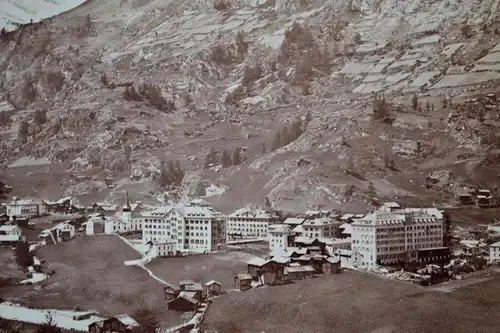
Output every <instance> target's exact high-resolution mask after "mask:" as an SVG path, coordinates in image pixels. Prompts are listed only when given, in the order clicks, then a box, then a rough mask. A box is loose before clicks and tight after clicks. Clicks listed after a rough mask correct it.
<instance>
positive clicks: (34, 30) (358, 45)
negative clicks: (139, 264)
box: [0, 0, 500, 211]
mask: <svg viewBox="0 0 500 333" xmlns="http://www.w3.org/2000/svg"><path fill="white" fill-rule="evenodd" d="M497 15H498V1H496V0H494V1H493V0H491V1H459V0H448V1H428V0H426V1H424V0H413V1H405V2H401V1H395V0H373V1H369V0H364V1H361V0H360V1H347V2H346V1H325V0H323V1H308V0H301V1H298V0H297V1H285V0H267V1H264V0H247V1H230V2H224V1H216V2H215V3H214V2H212V1H206V0H197V1H190V2H182V3H180V2H178V1H165V0H161V1H160V0H156V1H155V0H133V1H132V0H110V1H99V0H89V1H87V2H86V3H85V4H84V5H82V6H80V7H78V8H76V9H74V10H72V11H70V12H68V13H65V14H63V15H61V16H58V17H57V18H54V19H53V20H52V22H46V23H43V24H35V25H30V26H25V27H23V28H22V29H20V30H18V31H15V32H12V33H9V34H7V35H4V36H2V47H0V50H1V51H0V59H1V60H0V89H1V90H0V91H1V92H2V95H3V102H2V104H1V105H0V108H1V109H2V110H3V115H4V116H3V117H2V118H3V120H4V121H6V122H8V124H5V125H4V126H3V127H2V142H1V144H2V147H1V149H0V156H2V158H3V159H4V160H5V162H6V163H5V165H6V166H10V167H9V168H6V169H5V170H4V177H6V178H8V179H10V181H11V182H13V183H14V185H15V186H16V190H17V191H18V194H28V193H31V194H33V192H34V191H36V194H37V195H40V196H47V197H51V196H52V197H53V196H59V195H60V193H58V192H59V191H61V192H62V191H65V192H66V194H75V195H80V196H81V197H82V199H87V200H97V199H104V198H106V197H108V199H109V200H112V199H114V198H117V197H118V196H121V194H122V193H123V191H122V190H123V188H128V189H129V190H130V192H131V193H134V195H136V196H137V197H157V196H158V195H160V193H161V192H162V191H161V190H160V189H159V183H160V180H161V181H162V182H163V183H178V184H179V186H178V189H177V190H172V189H170V190H169V194H170V195H172V196H173V195H174V194H175V195H194V194H201V195H208V196H210V197H209V198H208V199H209V200H212V199H213V201H214V203H216V204H217V205H218V206H219V207H221V208H222V209H223V210H231V209H234V208H236V207H238V206H241V205H245V204H251V203H252V204H263V203H264V202H265V201H267V203H268V204H271V205H273V206H275V207H277V208H281V209H285V210H290V211H298V210H302V209H305V208H309V207H314V206H317V205H322V206H324V207H329V208H341V209H346V210H349V209H361V208H363V207H368V206H369V205H370V204H372V203H373V202H374V199H375V198H378V199H383V198H389V197H391V198H395V197H397V198H399V199H401V200H411V201H413V202H414V203H415V201H417V202H422V203H432V202H439V203H446V202H449V201H450V200H452V199H453V197H454V195H455V193H456V192H457V191H458V190H459V189H460V188H462V187H464V186H468V185H483V186H486V185H487V186H489V187H494V186H496V182H497V181H498V177H497V163H495V161H497V160H498V159H497V157H498V147H500V145H498V143H499V142H500V139H499V138H498V134H497V133H498V131H497V125H498V119H497V118H498V111H497V110H498V108H497V105H496V101H495V100H494V98H493V97H491V96H490V97H489V98H480V96H486V95H487V94H489V93H495V92H496V90H497V83H498V82H499V80H500V72H499V71H500V67H499V64H500V52H498V53H497V52H496V51H498V50H500V47H499V48H497V47H495V43H496V42H497V41H498V39H499V38H498V33H499V32H500V31H499V30H498V29H497ZM471 99H472V100H471ZM466 101H467V102H466ZM37 110H38V111H37ZM478 110H481V111H480V112H478ZM45 112H46V116H45ZM5 115H8V116H5ZM224 150H227V153H224ZM235 150H237V153H236V156H234V155H235V153H234V151H235ZM207 154H208V155H207ZM207 156H208V158H207ZM212 157H213V158H212ZM232 160H236V161H237V164H238V161H239V160H242V162H241V164H238V165H235V166H229V167H224V166H227V165H228V164H229V162H232ZM168 161H172V162H174V161H179V164H180V167H181V169H183V171H184V173H185V174H184V177H183V179H182V177H179V175H178V173H176V172H173V171H175V167H174V168H171V169H173V170H172V172H170V173H168V172H167V173H168V174H167V173H165V172H164V173H163V174H161V170H162V164H163V163H165V162H168ZM231 164H233V163H231ZM168 169H169V168H167V171H168ZM65 171H67V172H65ZM71 174H73V175H91V176H95V178H94V179H92V180H83V178H82V177H80V178H75V177H73V178H72V177H71ZM105 177H112V178H113V183H114V188H112V189H108V187H107V186H106V185H105V184H104V178H105ZM181 179H182V182H181ZM174 192H175V193H174ZM160 196H161V195H160ZM265 198H267V200H265Z"/></svg>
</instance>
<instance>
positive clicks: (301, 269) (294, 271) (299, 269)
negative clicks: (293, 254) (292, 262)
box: [285, 265, 316, 280]
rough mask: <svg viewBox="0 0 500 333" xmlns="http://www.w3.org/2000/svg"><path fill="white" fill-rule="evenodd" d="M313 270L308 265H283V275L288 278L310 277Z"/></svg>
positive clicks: (312, 274)
mask: <svg viewBox="0 0 500 333" xmlns="http://www.w3.org/2000/svg"><path fill="white" fill-rule="evenodd" d="M315 272H316V270H315V269H314V268H313V267H312V266H310V265H306V266H296V267H285V275H286V276H287V277H288V279H290V280H301V279H310V278H312V277H313V276H314V273H315Z"/></svg>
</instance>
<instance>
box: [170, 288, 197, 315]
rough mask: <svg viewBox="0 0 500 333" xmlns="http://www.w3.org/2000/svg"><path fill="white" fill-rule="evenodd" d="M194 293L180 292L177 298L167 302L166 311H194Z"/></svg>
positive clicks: (195, 304)
mask: <svg viewBox="0 0 500 333" xmlns="http://www.w3.org/2000/svg"><path fill="white" fill-rule="evenodd" d="M195 295H196V293H194V292H186V291H181V292H180V293H179V296H177V298H175V299H173V300H171V301H170V302H168V309H169V310H173V311H183V312H184V311H196V309H197V308H198V304H199V302H198V300H197V299H195V298H194V297H195Z"/></svg>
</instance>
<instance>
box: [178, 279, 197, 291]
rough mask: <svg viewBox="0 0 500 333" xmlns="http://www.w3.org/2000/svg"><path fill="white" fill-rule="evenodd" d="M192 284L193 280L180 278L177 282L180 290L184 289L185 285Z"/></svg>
mask: <svg viewBox="0 0 500 333" xmlns="http://www.w3.org/2000/svg"><path fill="white" fill-rule="evenodd" d="M193 284H195V282H194V281H193V280H182V281H181V282H179V287H180V288H181V291H185V290H186V286H191V285H193Z"/></svg>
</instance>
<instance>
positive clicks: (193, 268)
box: [147, 251, 254, 291]
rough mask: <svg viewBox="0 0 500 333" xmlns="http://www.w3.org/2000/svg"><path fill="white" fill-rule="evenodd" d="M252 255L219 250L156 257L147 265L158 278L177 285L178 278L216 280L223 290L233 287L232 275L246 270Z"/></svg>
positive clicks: (203, 280) (201, 280)
mask: <svg viewBox="0 0 500 333" xmlns="http://www.w3.org/2000/svg"><path fill="white" fill-rule="evenodd" d="M253 257H254V256H253V255H251V254H248V253H245V252H239V251H236V252H221V253H216V254H210V255H195V256H189V257H184V258H168V259H156V260H153V261H152V262H150V263H149V264H148V265H147V268H149V269H150V270H151V271H152V272H153V273H154V274H155V275H156V276H158V277H159V278H161V279H163V280H165V281H167V282H169V283H172V284H174V285H179V281H180V280H195V281H200V282H208V281H210V280H216V281H218V282H220V283H221V284H222V288H223V289H224V290H225V291H228V290H230V289H233V277H234V276H235V275H236V274H238V273H241V272H246V270H247V265H246V262H247V261H248V260H250V259H252V258H253Z"/></svg>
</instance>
